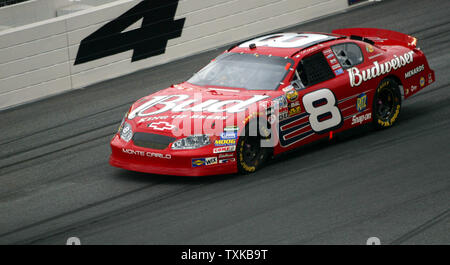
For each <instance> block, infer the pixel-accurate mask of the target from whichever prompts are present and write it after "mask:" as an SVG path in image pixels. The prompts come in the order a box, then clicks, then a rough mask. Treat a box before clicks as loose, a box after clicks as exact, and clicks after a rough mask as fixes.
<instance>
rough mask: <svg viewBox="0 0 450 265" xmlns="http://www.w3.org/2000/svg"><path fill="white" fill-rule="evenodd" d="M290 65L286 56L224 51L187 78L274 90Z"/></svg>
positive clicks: (202, 83) (201, 83)
mask: <svg viewBox="0 0 450 265" xmlns="http://www.w3.org/2000/svg"><path fill="white" fill-rule="evenodd" d="M293 65H294V61H293V60H292V59H289V58H283V57H277V56H265V55H255V54H239V53H224V54H222V55H220V56H219V57H217V58H216V60H214V61H212V62H211V63H210V64H208V65H207V66H205V67H204V68H203V69H202V70H200V71H199V72H198V73H197V74H195V75H194V76H193V77H192V78H191V79H189V80H188V81H187V82H189V83H191V84H194V85H198V86H223V87H236V88H245V89H248V90H276V89H277V88H278V87H279V85H280V82H281V81H283V79H284V78H285V76H286V74H287V73H288V70H289V69H290V68H291V67H292V66H293Z"/></svg>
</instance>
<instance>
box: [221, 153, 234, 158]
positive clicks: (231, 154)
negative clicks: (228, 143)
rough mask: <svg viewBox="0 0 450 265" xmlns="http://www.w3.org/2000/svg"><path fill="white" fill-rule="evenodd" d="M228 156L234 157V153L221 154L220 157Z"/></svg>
mask: <svg viewBox="0 0 450 265" xmlns="http://www.w3.org/2000/svg"><path fill="white" fill-rule="evenodd" d="M228 157H234V154H233V153H228V154H220V155H219V158H228Z"/></svg>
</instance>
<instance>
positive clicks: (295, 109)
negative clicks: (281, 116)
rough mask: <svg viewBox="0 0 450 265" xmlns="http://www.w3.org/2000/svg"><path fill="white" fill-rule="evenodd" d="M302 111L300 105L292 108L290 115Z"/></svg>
mask: <svg viewBox="0 0 450 265" xmlns="http://www.w3.org/2000/svg"><path fill="white" fill-rule="evenodd" d="M300 112H302V108H301V107H300V106H297V107H293V108H290V109H289V117H291V116H294V115H297V114H300Z"/></svg>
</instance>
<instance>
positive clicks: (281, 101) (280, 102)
mask: <svg viewBox="0 0 450 265" xmlns="http://www.w3.org/2000/svg"><path fill="white" fill-rule="evenodd" d="M273 103H274V105H276V104H278V108H280V109H282V108H285V107H287V104H288V102H287V99H286V97H285V96H284V95H283V96H279V97H277V98H274V99H273Z"/></svg>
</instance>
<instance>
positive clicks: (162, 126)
mask: <svg viewBox="0 0 450 265" xmlns="http://www.w3.org/2000/svg"><path fill="white" fill-rule="evenodd" d="M148 127H149V128H152V129H153V130H157V131H164V130H168V131H171V130H173V129H175V125H173V124H170V123H168V122H165V121H161V122H153V123H151V124H149V125H148Z"/></svg>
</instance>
